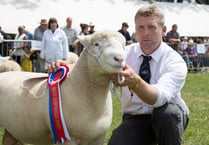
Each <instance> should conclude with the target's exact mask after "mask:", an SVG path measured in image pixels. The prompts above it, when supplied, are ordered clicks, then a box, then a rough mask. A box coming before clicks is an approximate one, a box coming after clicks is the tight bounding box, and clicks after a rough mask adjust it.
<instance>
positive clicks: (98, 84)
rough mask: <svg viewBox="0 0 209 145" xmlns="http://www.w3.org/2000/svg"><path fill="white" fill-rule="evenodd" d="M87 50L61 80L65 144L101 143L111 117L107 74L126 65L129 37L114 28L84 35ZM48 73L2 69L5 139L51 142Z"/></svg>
mask: <svg viewBox="0 0 209 145" xmlns="http://www.w3.org/2000/svg"><path fill="white" fill-rule="evenodd" d="M80 42H81V43H82V44H83V45H84V47H85V48H84V50H83V52H82V54H81V56H80V57H79V59H78V61H77V62H76V64H75V65H74V67H73V68H70V72H69V73H68V76H67V78H66V80H65V81H63V83H62V84H61V85H60V89H61V97H62V110H63V114H64V118H65V122H66V126H67V128H68V131H69V134H70V137H71V140H70V141H66V142H65V143H64V145H103V143H104V138H105V134H106V132H107V130H108V129H109V127H110V125H111V120H112V99H111V93H110V90H109V86H110V78H109V77H108V75H107V74H112V73H117V72H120V71H121V70H122V69H123V67H124V66H125V52H124V47H125V40H124V37H123V36H122V35H121V34H120V33H118V32H115V31H107V30H106V31H99V32H96V33H94V34H92V35H89V36H85V37H82V38H80ZM47 76H48V75H47V74H44V73H29V72H17V71H13V72H4V73H1V74H0V81H1V83H0V126H2V127H4V128H5V134H4V137H3V141H2V142H3V145H11V144H14V145H20V144H22V143H28V144H36V145H51V144H53V137H52V132H51V126H50V120H49V111H48V110H49V109H48V86H47V82H46V80H47Z"/></svg>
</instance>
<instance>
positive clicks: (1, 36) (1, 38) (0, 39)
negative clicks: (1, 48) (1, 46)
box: [0, 32, 4, 43]
mask: <svg viewBox="0 0 209 145" xmlns="http://www.w3.org/2000/svg"><path fill="white" fill-rule="evenodd" d="M3 41H4V36H3V35H2V34H1V32H0V43H2V42H3Z"/></svg>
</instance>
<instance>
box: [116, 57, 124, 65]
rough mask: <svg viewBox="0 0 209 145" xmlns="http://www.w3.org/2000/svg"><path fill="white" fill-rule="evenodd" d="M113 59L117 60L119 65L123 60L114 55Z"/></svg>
mask: <svg viewBox="0 0 209 145" xmlns="http://www.w3.org/2000/svg"><path fill="white" fill-rule="evenodd" d="M114 60H115V61H117V62H119V63H120V65H121V64H122V63H123V62H124V58H122V57H116V56H115V57H114Z"/></svg>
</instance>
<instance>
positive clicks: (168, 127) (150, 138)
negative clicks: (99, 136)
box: [108, 104, 188, 145]
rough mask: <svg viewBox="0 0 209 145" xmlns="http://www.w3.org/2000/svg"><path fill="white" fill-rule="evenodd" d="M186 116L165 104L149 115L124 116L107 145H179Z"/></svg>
mask: <svg viewBox="0 0 209 145" xmlns="http://www.w3.org/2000/svg"><path fill="white" fill-rule="evenodd" d="M187 123H188V116H187V115H185V114H183V111H182V110H181V109H180V108H179V107H178V106H177V105H175V104H165V105H163V106H162V107H159V108H156V109H154V110H153V112H152V114H151V115H130V114H124V115H123V121H122V123H121V124H120V126H119V127H118V128H116V129H115V130H114V131H113V133H112V136H111V138H110V140H109V143H108V145H156V144H158V145H180V144H181V141H182V135H183V132H184V130H185V129H186V126H187Z"/></svg>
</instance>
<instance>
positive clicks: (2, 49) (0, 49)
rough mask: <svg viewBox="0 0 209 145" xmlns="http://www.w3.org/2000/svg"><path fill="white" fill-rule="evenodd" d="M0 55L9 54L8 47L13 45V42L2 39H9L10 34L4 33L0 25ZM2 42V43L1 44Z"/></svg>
mask: <svg viewBox="0 0 209 145" xmlns="http://www.w3.org/2000/svg"><path fill="white" fill-rule="evenodd" d="M0 35H1V36H0V37H1V38H0V39H1V40H0V55H1V56H8V55H9V50H8V48H9V49H11V48H12V47H13V43H12V42H5V41H4V40H9V39H11V36H10V35H8V34H7V33H5V32H4V31H3V30H2V28H1V26H0ZM2 43H4V44H2Z"/></svg>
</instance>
